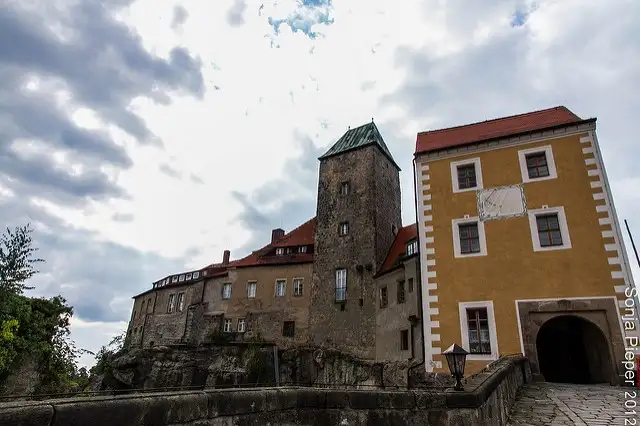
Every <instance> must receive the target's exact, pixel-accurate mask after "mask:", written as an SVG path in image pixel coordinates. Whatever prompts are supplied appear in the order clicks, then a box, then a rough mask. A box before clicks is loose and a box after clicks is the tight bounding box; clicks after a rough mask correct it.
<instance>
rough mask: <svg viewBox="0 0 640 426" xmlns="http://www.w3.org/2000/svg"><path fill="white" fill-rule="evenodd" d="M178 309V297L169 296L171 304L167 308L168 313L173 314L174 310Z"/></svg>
mask: <svg viewBox="0 0 640 426" xmlns="http://www.w3.org/2000/svg"><path fill="white" fill-rule="evenodd" d="M175 308H176V295H175V294H170V295H169V304H168V306H167V312H168V313H171V312H173V310H174V309H175Z"/></svg>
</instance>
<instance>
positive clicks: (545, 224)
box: [529, 207, 571, 251]
mask: <svg viewBox="0 0 640 426" xmlns="http://www.w3.org/2000/svg"><path fill="white" fill-rule="evenodd" d="M529 226H530V228H531V240H532V243H533V251H549V250H563V249H569V248H571V239H570V238H569V228H568V226H567V218H566V216H565V213H564V208H563V207H546V208H542V209H536V210H529Z"/></svg>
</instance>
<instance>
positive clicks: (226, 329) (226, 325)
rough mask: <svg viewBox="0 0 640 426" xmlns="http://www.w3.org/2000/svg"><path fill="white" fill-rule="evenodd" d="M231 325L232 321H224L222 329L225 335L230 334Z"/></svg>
mask: <svg viewBox="0 0 640 426" xmlns="http://www.w3.org/2000/svg"><path fill="white" fill-rule="evenodd" d="M232 324H233V321H232V320H230V319H225V320H224V328H223V329H222V330H223V331H224V332H225V333H231V326H232Z"/></svg>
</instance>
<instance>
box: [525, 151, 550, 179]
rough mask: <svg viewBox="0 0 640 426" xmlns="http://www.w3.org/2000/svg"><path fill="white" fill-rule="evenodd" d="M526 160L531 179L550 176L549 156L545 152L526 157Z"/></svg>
mask: <svg viewBox="0 0 640 426" xmlns="http://www.w3.org/2000/svg"><path fill="white" fill-rule="evenodd" d="M525 159H526V160H527V173H528V174H529V179H537V178H541V177H547V176H549V165H548V164H547V155H546V153H545V152H544V151H543V152H536V153H535V154H529V155H525Z"/></svg>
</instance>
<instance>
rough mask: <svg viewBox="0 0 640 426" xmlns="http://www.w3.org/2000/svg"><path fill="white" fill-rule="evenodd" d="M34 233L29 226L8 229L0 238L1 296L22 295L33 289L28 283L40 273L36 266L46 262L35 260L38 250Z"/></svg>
mask: <svg viewBox="0 0 640 426" xmlns="http://www.w3.org/2000/svg"><path fill="white" fill-rule="evenodd" d="M32 233H33V229H31V225H30V224H27V225H25V226H17V227H16V228H15V229H14V230H13V231H12V230H11V229H9V228H7V231H6V232H5V233H4V234H2V236H0V295H4V294H7V293H10V294H22V293H23V292H24V290H30V289H32V288H33V287H27V285H26V282H27V280H29V279H30V278H31V277H33V276H34V275H35V274H37V273H38V271H37V269H36V268H35V265H36V264H37V263H40V262H44V260H42V259H40V258H34V255H35V253H36V252H37V251H38V249H37V248H36V247H33V240H32V238H31V234H32ZM3 293H4V294H3Z"/></svg>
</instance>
